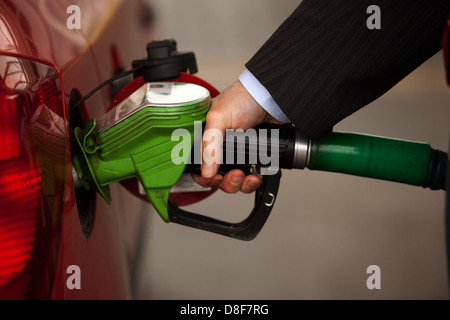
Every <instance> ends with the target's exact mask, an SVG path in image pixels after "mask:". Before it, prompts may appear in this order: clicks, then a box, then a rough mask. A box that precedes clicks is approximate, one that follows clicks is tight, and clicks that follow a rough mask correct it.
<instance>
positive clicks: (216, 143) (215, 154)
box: [201, 110, 228, 179]
mask: <svg viewBox="0 0 450 320" xmlns="http://www.w3.org/2000/svg"><path fill="white" fill-rule="evenodd" d="M223 120H224V118H223V117H221V116H218V114H217V113H216V112H214V110H211V111H209V112H208V114H207V116H206V124H205V129H204V130H205V131H204V132H203V138H202V139H203V140H202V167H201V172H202V176H203V177H204V178H208V179H210V178H213V177H214V176H215V175H216V173H217V171H218V170H219V167H220V165H221V164H222V159H223V140H224V137H225V131H226V129H227V127H228V126H227V125H226V122H224V121H223Z"/></svg>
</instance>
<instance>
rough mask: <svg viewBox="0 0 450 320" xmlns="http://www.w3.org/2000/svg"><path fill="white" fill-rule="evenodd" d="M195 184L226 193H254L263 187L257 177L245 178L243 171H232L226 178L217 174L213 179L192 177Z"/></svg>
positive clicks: (249, 176) (194, 175)
mask: <svg viewBox="0 0 450 320" xmlns="http://www.w3.org/2000/svg"><path fill="white" fill-rule="evenodd" d="M192 177H193V179H194V180H195V182H197V183H198V184H200V185H201V186H204V187H212V188H215V187H219V188H220V189H221V190H222V191H224V192H226V193H237V192H239V191H241V192H243V193H252V192H254V191H256V189H258V187H259V186H260V185H261V179H260V178H259V177H258V176H255V175H248V176H245V175H244V173H243V172H242V171H241V170H238V169H236V170H232V171H230V172H228V173H227V174H226V175H225V176H223V177H222V176H221V175H219V174H216V175H215V176H214V177H213V178H205V177H203V176H200V175H196V174H193V175H192Z"/></svg>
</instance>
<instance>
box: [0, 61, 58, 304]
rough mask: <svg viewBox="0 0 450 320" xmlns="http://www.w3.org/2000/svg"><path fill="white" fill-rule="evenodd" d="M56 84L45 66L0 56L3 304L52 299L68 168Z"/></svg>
mask: <svg viewBox="0 0 450 320" xmlns="http://www.w3.org/2000/svg"><path fill="white" fill-rule="evenodd" d="M58 83H59V81H58V75H57V73H56V71H55V70H53V69H52V68H50V67H49V66H46V65H43V64H40V63H36V62H31V61H28V60H23V59H18V58H12V57H7V56H0V298H2V299H22V298H27V297H28V298H46V295H47V296H48V294H49V290H50V284H47V285H46V284H45V281H46V279H51V276H50V275H49V273H51V272H53V271H52V268H53V262H54V258H55V255H54V253H53V251H52V246H51V241H52V239H51V238H52V237H53V236H54V232H53V231H54V229H55V227H57V221H58V217H59V215H60V210H61V208H62V191H63V189H62V188H63V182H64V166H65V165H64V164H65V135H64V132H65V130H64V123H65V122H64V119H63V108H62V103H61V93H60V90H59V85H58ZM58 197H59V198H60V199H59V200H58ZM37 278H40V279H37ZM42 281H44V283H43V282H42ZM38 282H40V283H39V285H36V283H38Z"/></svg>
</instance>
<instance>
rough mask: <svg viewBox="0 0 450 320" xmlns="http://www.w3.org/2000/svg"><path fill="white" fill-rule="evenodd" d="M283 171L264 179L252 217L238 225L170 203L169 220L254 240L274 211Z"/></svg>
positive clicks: (233, 236) (241, 238)
mask: <svg viewBox="0 0 450 320" xmlns="http://www.w3.org/2000/svg"><path fill="white" fill-rule="evenodd" d="M280 179H281V170H279V171H278V172H277V173H276V174H274V175H267V176H263V177H262V183H261V185H260V187H259V188H258V190H256V192H255V206H254V208H253V210H252V212H251V213H250V215H249V216H248V217H247V218H246V219H245V220H243V221H241V222H238V223H229V222H226V221H221V220H217V219H214V218H211V217H207V216H203V215H200V214H196V213H192V212H189V211H185V210H182V209H180V208H179V207H178V206H177V205H175V204H174V203H172V202H170V201H169V203H168V213H169V219H170V221H171V222H173V223H177V224H181V225H184V226H188V227H191V228H196V229H201V230H205V231H209V232H213V233H217V234H221V235H224V236H227V237H231V238H234V239H238V240H246V241H249V240H252V239H254V238H255V237H256V236H257V235H258V233H259V232H260V231H261V229H262V227H263V226H264V224H265V222H266V220H267V218H268V217H269V215H270V212H271V211H272V208H273V206H274V204H275V200H276V197H277V194H278V188H279V185H280Z"/></svg>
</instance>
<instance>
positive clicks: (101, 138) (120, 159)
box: [73, 83, 211, 222]
mask: <svg viewBox="0 0 450 320" xmlns="http://www.w3.org/2000/svg"><path fill="white" fill-rule="evenodd" d="M168 86H169V87H168ZM210 106H211V99H210V96H209V92H208V91H207V90H206V89H204V88H202V87H200V86H196V85H193V84H185V83H162V84H158V83H147V84H145V85H144V86H143V87H142V88H141V89H139V90H137V91H136V92H135V93H133V94H132V95H131V96H130V97H129V98H127V99H126V100H125V101H124V102H122V103H121V104H119V105H118V106H116V107H115V108H114V109H112V110H111V111H109V112H108V113H107V114H106V115H105V116H103V117H102V118H100V119H99V120H98V121H96V120H95V119H91V120H89V122H88V123H87V124H86V126H85V128H84V129H81V128H76V129H75V137H76V140H77V142H78V145H79V147H80V149H81V152H77V153H76V154H75V155H74V157H73V165H74V167H75V169H76V171H77V173H78V176H79V178H80V181H81V183H82V184H83V186H84V188H85V189H87V190H91V189H94V190H97V191H98V192H99V193H100V194H101V195H102V196H103V198H104V199H105V200H106V201H107V202H108V203H111V194H110V189H109V185H110V184H112V183H114V182H118V181H121V180H125V179H129V178H133V177H135V178H137V179H138V180H139V182H140V183H141V184H142V186H143V188H144V190H145V193H146V195H147V197H148V199H149V200H150V202H151V203H152V204H153V206H154V207H155V209H156V210H157V211H158V213H159V214H160V216H161V217H162V218H163V220H164V221H166V222H169V216H168V212H167V204H168V199H169V193H170V190H171V188H172V187H173V186H174V185H175V184H176V183H177V181H178V180H179V179H180V177H181V175H182V174H183V171H184V170H185V167H186V163H187V159H188V157H189V156H190V154H183V152H182V150H184V149H180V148H179V147H180V140H176V139H175V140H174V141H173V139H172V134H173V133H174V131H175V130H176V129H186V130H183V131H182V132H184V133H186V134H187V135H188V136H183V141H185V142H186V141H188V142H189V141H190V146H189V147H188V148H189V150H191V149H192V146H193V141H194V132H195V131H194V123H195V122H196V121H201V122H204V121H205V118H206V113H207V112H208V110H209V108H210ZM177 148H178V149H177ZM174 151H176V153H177V152H178V155H179V157H180V158H181V159H180V161H173V159H172V153H173V152H174ZM176 163H178V164H176Z"/></svg>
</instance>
